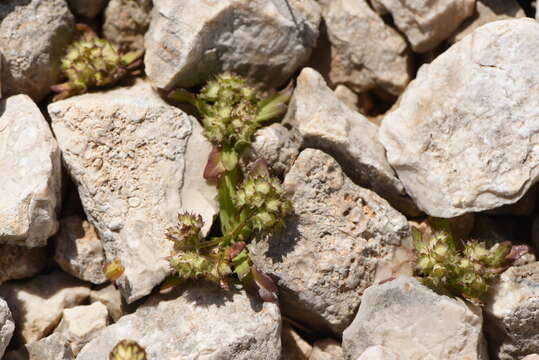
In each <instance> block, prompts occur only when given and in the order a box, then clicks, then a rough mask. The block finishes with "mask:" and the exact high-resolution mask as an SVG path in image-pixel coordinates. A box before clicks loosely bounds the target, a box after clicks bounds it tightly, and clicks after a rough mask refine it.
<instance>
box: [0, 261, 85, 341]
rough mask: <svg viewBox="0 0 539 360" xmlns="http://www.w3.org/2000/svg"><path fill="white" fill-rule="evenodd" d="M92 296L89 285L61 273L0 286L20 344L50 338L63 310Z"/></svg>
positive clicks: (0, 293) (0, 292)
mask: <svg viewBox="0 0 539 360" xmlns="http://www.w3.org/2000/svg"><path fill="white" fill-rule="evenodd" d="M89 294H90V289H89V288H88V286H87V285H86V284H84V283H83V282H81V281H79V280H77V279H74V278H72V277H70V276H69V275H67V274H65V273H63V272H59V271H57V272H53V273H50V274H47V275H41V276H38V277H36V278H33V279H31V280H28V281H26V282H16V283H15V282H14V283H6V284H3V285H1V286H0V297H3V298H4V299H5V300H6V301H7V302H8V303H9V306H10V308H11V311H12V313H13V318H14V319H15V323H16V324H17V329H16V331H15V334H14V335H15V340H16V341H17V343H18V344H19V345H24V344H26V343H31V342H33V341H37V340H39V339H41V338H44V337H45V336H47V335H49V334H50V333H51V332H52V331H53V330H54V328H55V327H56V325H58V322H59V321H60V319H61V318H62V311H63V310H64V309H66V308H69V307H73V306H76V305H79V304H81V303H82V302H84V301H85V300H86V299H87V298H88V295H89Z"/></svg>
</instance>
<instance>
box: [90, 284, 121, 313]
mask: <svg viewBox="0 0 539 360" xmlns="http://www.w3.org/2000/svg"><path fill="white" fill-rule="evenodd" d="M90 302H91V303H95V302H100V303H102V304H105V306H106V307H107V310H108V313H109V315H110V317H111V319H112V321H114V322H116V321H118V319H120V318H121V317H122V316H123V315H124V313H125V309H124V304H123V302H122V294H120V291H118V289H116V287H114V285H113V284H109V285H107V286H104V287H102V288H100V289H95V290H92V291H91V292H90Z"/></svg>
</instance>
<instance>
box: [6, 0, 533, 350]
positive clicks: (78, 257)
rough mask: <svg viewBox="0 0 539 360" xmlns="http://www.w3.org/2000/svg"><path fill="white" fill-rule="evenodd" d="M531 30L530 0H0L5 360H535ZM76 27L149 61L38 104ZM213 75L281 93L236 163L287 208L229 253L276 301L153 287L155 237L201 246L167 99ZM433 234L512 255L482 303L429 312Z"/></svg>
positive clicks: (184, 139) (195, 129) (194, 174)
mask: <svg viewBox="0 0 539 360" xmlns="http://www.w3.org/2000/svg"><path fill="white" fill-rule="evenodd" d="M535 16H536V17H537V20H539V12H538V13H537V15H536V14H535V3H533V2H530V1H527V0H519V1H518V2H517V1H516V0H431V1H423V0H251V1H245V0H181V1H179V0H153V3H152V1H151V0H3V1H1V2H0V358H2V359H6V360H22V359H31V360H69V359H80V360H101V359H103V360H105V359H109V353H110V352H111V350H112V348H113V347H114V346H115V345H116V344H117V343H118V342H120V341H122V340H126V339H128V340H133V341H136V342H137V343H138V344H139V345H140V346H141V347H143V348H144V349H145V352H146V354H147V359H148V360H154V359H161V360H168V359H170V360H173V359H174V360H180V359H181V360H183V359H193V360H194V359H215V360H217V359H223V360H224V359H230V360H235V359H241V360H258V359H260V360H277V359H283V360H419V359H426V360H463V359H466V360H472V359H477V360H487V359H491V360H496V359H500V360H521V359H526V360H534V359H535V360H537V359H539V355H537V354H539V262H538V261H536V258H535V254H537V252H536V250H539V207H538V206H536V204H537V202H538V201H539V199H538V198H537V196H538V186H539V185H537V184H536V183H537V182H539V21H537V20H536V19H535V18H534V17H535ZM78 23H84V24H86V25H87V26H89V27H90V28H92V29H93V30H94V31H95V32H96V33H97V34H98V35H99V36H101V37H103V38H105V39H107V40H108V41H109V42H110V43H111V44H113V45H114V46H115V47H116V48H117V49H118V50H119V51H120V52H122V53H128V52H135V53H139V54H140V53H142V52H143V51H144V56H143V70H142V71H141V70H139V71H138V72H135V73H134V74H132V76H128V77H125V78H123V79H122V80H120V81H119V82H117V83H115V84H114V86H108V87H103V88H98V89H91V90H90V91H88V92H87V93H85V94H78V95H76V96H72V97H69V98H67V99H62V100H59V101H53V93H52V91H51V86H52V87H53V89H54V85H57V84H60V83H62V81H64V78H63V76H64V75H63V74H62V67H61V62H62V57H63V56H64V55H65V52H66V48H67V46H68V45H69V44H71V43H72V42H73V41H74V39H75V38H76V36H77V30H76V29H77V28H76V26H75V24H78ZM225 71H229V72H233V73H236V74H239V75H242V76H244V77H246V78H248V79H249V80H250V81H251V82H252V83H253V84H256V85H257V86H259V87H260V89H262V90H267V89H282V88H284V87H285V86H286V85H287V84H289V83H290V82H292V84H293V86H294V90H293V95H292V98H291V100H290V102H289V104H288V108H287V112H286V114H285V115H284V116H283V117H282V118H281V119H279V121H278V122H275V123H273V124H270V125H268V126H266V127H264V128H262V129H259V130H258V131H257V132H256V134H255V137H254V139H253V143H252V149H251V151H252V156H255V157H258V158H262V159H264V160H265V161H266V162H267V163H268V165H269V167H270V169H271V170H272V171H273V173H274V174H276V175H277V176H279V178H280V179H281V180H282V182H283V187H284V189H285V191H286V193H287V194H288V197H289V199H290V201H291V202H292V205H293V209H294V210H293V213H292V214H291V215H289V216H288V217H287V218H286V219H285V221H284V226H283V227H281V228H279V229H277V230H276V231H274V232H271V233H269V234H265V235H260V236H257V237H256V238H255V239H254V241H252V243H250V244H249V245H248V249H249V253H250V256H251V259H252V262H253V263H254V265H255V266H256V267H257V268H258V269H260V270H261V271H263V272H264V273H266V274H268V275H269V276H271V278H272V279H273V281H274V282H275V284H276V285H277V287H278V290H279V291H278V292H279V301H278V302H277V303H273V302H264V301H262V299H261V298H259V297H258V296H257V295H256V294H253V293H251V292H248V291H246V290H245V289H243V288H241V287H240V286H233V287H232V288H231V289H229V290H226V289H221V288H219V286H216V285H215V284H211V283H207V282H205V281H202V280H199V281H189V282H185V283H184V284H182V285H181V286H179V287H177V288H175V289H174V290H172V291H171V292H169V293H163V292H160V291H159V286H160V284H162V282H163V280H165V278H167V276H169V275H170V274H171V268H170V265H169V262H168V258H169V256H170V254H171V252H172V251H173V248H174V245H173V243H172V242H171V241H169V240H167V239H166V238H165V236H164V234H165V230H166V229H167V227H169V226H171V224H173V223H174V222H175V221H176V220H175V219H176V216H177V214H178V213H179V212H183V211H190V212H193V213H196V214H200V215H201V217H202V218H203V220H204V222H205V227H204V229H203V230H202V231H203V233H204V234H207V233H208V232H211V231H214V230H212V229H213V228H212V223H214V224H215V222H216V221H217V220H216V219H217V217H216V214H217V213H218V211H219V205H218V203H217V200H216V196H217V190H216V187H215V186H213V185H212V184H210V183H208V182H207V181H205V180H204V177H203V173H204V168H205V165H206V162H207V159H208V156H209V155H210V153H211V151H212V145H211V144H210V142H209V141H208V140H207V139H206V138H205V136H204V134H203V127H202V126H201V124H200V123H199V121H198V120H197V119H196V118H195V117H194V116H192V113H191V112H189V111H188V110H186V109H184V108H181V107H177V106H175V105H176V104H172V103H171V102H170V101H168V100H167V98H166V94H168V93H169V92H170V91H171V90H173V89H176V88H190V89H192V90H193V91H196V90H197V89H200V86H202V85H203V84H204V83H205V82H206V81H207V80H209V79H211V78H212V77H213V76H214V75H215V74H218V73H221V72H225ZM57 99H58V98H57ZM428 217H436V218H445V219H449V223H450V224H451V228H452V231H453V236H454V237H455V238H458V239H474V240H477V241H482V242H485V243H488V244H490V245H493V244H502V243H504V242H505V241H510V242H512V243H513V244H515V245H518V244H525V245H528V246H529V248H530V250H529V252H528V254H526V255H525V256H524V257H522V258H520V259H519V260H518V261H517V262H515V263H514V264H513V265H512V266H511V267H509V268H508V269H505V268H504V269H503V270H505V271H504V272H503V273H501V275H500V276H499V278H498V279H497V280H496V281H495V282H494V283H493V284H492V286H491V287H490V288H489V291H488V293H487V295H486V296H485V298H484V301H482V302H476V301H470V299H463V298H461V297H458V296H457V297H455V296H447V295H443V294H441V293H439V292H435V291H433V290H431V289H430V288H429V287H427V286H425V285H424V283H423V282H422V281H421V279H420V278H418V277H417V276H414V275H417V271H415V270H416V259H417V257H416V255H415V253H414V248H413V244H412V243H413V242H412V227H413V226H415V227H418V228H419V229H420V231H421V232H422V234H426V235H432V233H433V232H434V231H435V230H434V229H433V228H431V223H429V221H428ZM112 260H118V261H120V262H121V264H122V266H123V267H124V271H123V273H122V274H121V276H120V277H119V278H118V279H117V280H116V281H112V282H111V281H110V280H109V279H107V277H106V276H105V273H104V267H105V265H106V264H108V263H109V262H111V261H112ZM111 359H113V358H112V357H111ZM114 359H115V360H122V359H130V358H123V357H117V358H114Z"/></svg>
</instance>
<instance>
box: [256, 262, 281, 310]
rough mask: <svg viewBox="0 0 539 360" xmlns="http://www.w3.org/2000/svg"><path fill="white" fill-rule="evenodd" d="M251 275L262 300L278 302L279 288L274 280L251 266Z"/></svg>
mask: <svg viewBox="0 0 539 360" xmlns="http://www.w3.org/2000/svg"><path fill="white" fill-rule="evenodd" d="M251 273H252V275H253V278H254V281H255V283H256V286H257V287H258V294H259V295H260V297H261V298H262V300H264V301H266V302H274V303H275V302H277V300H278V298H277V293H278V290H277V286H276V285H275V283H274V282H273V279H272V278H271V277H269V276H268V275H267V274H264V273H263V272H262V271H260V270H258V269H257V268H256V267H255V266H251Z"/></svg>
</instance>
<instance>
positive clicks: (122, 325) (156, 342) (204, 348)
mask: <svg viewBox="0 0 539 360" xmlns="http://www.w3.org/2000/svg"><path fill="white" fill-rule="evenodd" d="M181 290H182V291H181V292H180V291H179V289H178V290H176V291H174V292H172V293H171V294H169V295H157V296H152V297H151V298H150V299H149V300H148V301H147V302H146V303H145V304H144V305H142V306H141V307H139V308H138V310H137V311H136V312H135V313H133V314H130V315H126V316H124V317H122V318H121V319H120V320H119V321H118V322H117V323H115V324H113V325H110V326H108V327H107V328H105V329H104V330H102V332H101V333H100V334H99V336H98V337H97V338H95V339H94V340H92V341H91V342H90V343H88V345H86V346H85V347H84V348H83V349H82V351H81V352H80V353H79V356H78V357H77V360H95V359H106V358H107V356H108V353H109V352H110V350H111V349H112V348H113V347H114V346H115V345H116V344H117V343H118V342H119V341H121V340H123V339H126V338H128V339H131V340H134V341H136V342H137V343H138V344H140V345H141V346H142V347H144V348H145V349H146V352H147V354H148V359H202V358H204V359H208V360H213V359H234V360H251V359H265V360H277V359H279V357H280V354H281V340H280V332H281V317H280V314H279V307H278V306H277V305H276V304H273V303H261V302H260V301H259V300H258V299H255V298H251V297H249V296H247V295H246V294H245V293H244V292H240V291H235V290H233V291H231V292H224V291H223V290H220V289H219V288H218V287H217V286H215V285H213V284H205V283H204V282H197V283H195V284H187V285H184V286H182V289H181Z"/></svg>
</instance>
